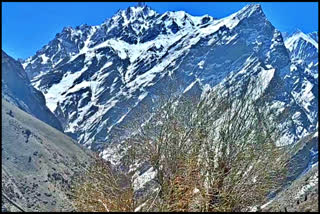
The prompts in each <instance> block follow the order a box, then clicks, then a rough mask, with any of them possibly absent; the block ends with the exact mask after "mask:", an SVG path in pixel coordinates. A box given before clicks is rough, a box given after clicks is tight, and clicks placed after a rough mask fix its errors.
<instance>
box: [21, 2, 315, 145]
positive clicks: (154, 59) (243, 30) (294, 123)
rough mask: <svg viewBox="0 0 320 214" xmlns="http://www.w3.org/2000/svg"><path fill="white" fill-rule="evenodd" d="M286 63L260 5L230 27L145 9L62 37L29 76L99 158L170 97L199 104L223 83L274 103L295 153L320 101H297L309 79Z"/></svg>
mask: <svg viewBox="0 0 320 214" xmlns="http://www.w3.org/2000/svg"><path fill="white" fill-rule="evenodd" d="M297 47H298V46H297ZM299 47H300V46H299ZM294 48H296V46H294ZM292 50H293V49H292ZM312 50H313V49H312ZM289 54H290V52H288V50H287V48H286V46H285V44H284V42H283V39H282V36H281V33H280V32H279V31H278V30H277V29H275V28H274V27H273V26H272V24H271V23H270V22H269V21H268V20H267V18H266V16H265V15H264V13H263V11H262V9H261V7H260V5H255V4H253V5H248V6H246V7H244V8H243V9H242V10H240V11H238V12H237V13H234V14H232V15H230V16H228V17H226V18H223V19H214V18H212V17H210V16H207V15H205V16H202V17H194V16H191V15H189V14H187V13H185V12H183V11H178V12H166V13H164V14H158V13H157V12H155V11H153V10H152V9H151V8H149V7H147V6H138V7H130V8H128V9H127V10H121V11H119V12H118V13H116V14H115V15H114V16H113V17H112V18H110V19H107V20H106V21H105V22H104V23H102V24H101V25H98V26H87V25H82V26H79V27H76V28H75V29H73V28H71V27H68V28H64V29H63V31H62V32H61V33H59V34H57V35H56V37H55V38H54V39H53V40H52V41H51V42H49V44H48V45H46V46H44V47H43V48H42V49H41V50H39V51H38V52H37V53H36V55H34V56H32V57H30V58H28V59H27V60H25V61H24V62H23V66H24V67H25V69H26V72H27V73H28V75H29V76H30V77H31V78H32V80H31V82H32V84H33V85H34V86H35V87H36V88H37V89H39V90H40V91H42V92H43V94H44V96H45V98H46V101H47V106H48V107H49V108H50V110H51V111H52V112H54V113H55V115H56V116H57V117H58V118H59V120H60V121H61V123H62V125H63V129H64V130H65V132H67V133H70V134H71V135H72V136H73V137H74V138H76V139H77V140H78V142H79V143H81V144H85V145H87V146H88V147H89V148H91V149H93V150H99V151H103V150H104V149H105V147H107V146H108V142H110V140H111V138H112V135H113V134H117V133H118V134H119V130H120V129H119V127H121V126H122V125H124V124H126V123H127V122H128V121H130V120H131V119H132V118H134V117H136V115H137V114H138V113H139V112H140V111H141V109H144V108H152V106H154V104H153V103H156V102H157V101H158V100H159V99H161V96H162V95H163V94H170V93H175V94H183V93H193V96H200V95H201V93H202V91H203V89H205V88H208V87H209V88H210V87H215V86H217V85H218V84H219V83H221V82H223V81H224V80H226V78H228V79H231V82H233V84H232V85H231V86H228V87H226V88H234V91H237V89H236V88H241V87H243V86H245V85H246V83H247V81H249V79H250V78H252V77H258V79H259V84H256V85H255V86H254V90H255V91H256V94H257V96H261V95H262V94H267V95H268V100H267V105H268V106H270V108H269V110H270V111H275V112H277V114H278V115H279V120H278V123H279V127H281V130H282V138H281V139H280V140H279V143H282V144H290V143H293V142H296V141H297V140H298V139H300V138H301V137H303V136H305V135H307V133H309V132H311V131H314V130H315V129H316V121H317V119H316V118H315V115H317V110H316V109H315V107H310V108H309V105H310V103H312V102H314V104H311V105H312V106H317V104H316V103H317V100H318V96H317V95H315V94H316V93H315V92H314V97H311V95H310V96H309V94H310V93H309V92H310V90H315V89H317V86H316V85H314V87H313V88H312V89H310V87H308V85H306V86H305V89H306V90H303V91H299V88H300V86H299V84H300V85H303V84H307V83H304V79H308V78H309V77H308V76H307V72H306V68H305V67H304V66H302V65H300V64H299V65H298V64H296V63H293V60H291V59H290V56H291V58H292V56H293V55H295V54H290V55H289ZM299 57H300V55H299ZM291 61H292V62H291ZM294 66H295V67H294ZM313 66H317V63H316V64H315V63H314V64H313ZM312 69H314V68H312ZM293 70H295V72H292V71H293ZM312 73H313V74H312V75H313V77H314V80H313V81H316V82H317V78H318V77H317V76H315V75H314V72H312ZM249 77H250V78H249ZM297 80H298V82H299V83H298V82H297ZM309 89H310V90H309ZM297 90H298V91H297ZM297 93H298V94H299V93H300V94H305V96H303V97H302V98H301V99H299V95H297ZM284 113H286V114H284ZM141 122H142V121H141ZM121 135H123V136H125V135H124V133H123V132H120V136H121Z"/></svg>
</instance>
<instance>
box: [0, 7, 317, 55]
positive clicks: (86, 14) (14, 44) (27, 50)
mask: <svg viewBox="0 0 320 214" xmlns="http://www.w3.org/2000/svg"><path fill="white" fill-rule="evenodd" d="M1 4H2V49H3V50H4V51H6V52H7V53H8V54H9V55H10V56H12V57H14V58H16V59H17V58H27V57H29V56H31V55H34V54H35V52H36V51H37V50H39V49H41V48H42V46H44V45H46V44H47V43H48V42H49V41H50V40H52V39H53V38H54V37H55V35H56V34H57V33H59V32H61V30H62V28H63V27H65V26H72V27H76V26H78V25H81V24H88V25H98V24H101V23H102V22H103V21H104V20H105V19H107V18H110V17H111V16H112V15H113V14H114V13H116V12H117V11H118V10H119V9H126V8H127V7H129V6H134V5H136V4H137V3H136V2H77V3H74V2H2V3H1ZM246 4H248V3H241V2H147V5H149V6H150V7H151V8H152V9H154V10H155V11H157V12H159V13H164V12H166V11H169V10H171V11H172V10H175V11H178V10H184V11H186V12H188V13H189V14H191V15H194V16H197V15H199V16H202V15H204V14H209V15H210V16H213V17H215V18H222V17H225V16H228V15H230V14H232V13H234V12H236V11H238V10H240V9H241V8H242V7H244V6H245V5H246ZM260 4H261V6H262V9H263V11H264V13H265V14H266V16H267V17H268V19H269V20H270V22H271V23H272V24H273V25H274V26H275V27H276V28H277V29H279V30H280V31H286V32H292V31H294V30H295V29H297V28H299V29H300V30H302V31H303V32H305V33H309V32H313V31H318V3H317V2H288V3H287V2H262V3H260Z"/></svg>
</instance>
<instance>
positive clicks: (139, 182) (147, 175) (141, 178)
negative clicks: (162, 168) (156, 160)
mask: <svg viewBox="0 0 320 214" xmlns="http://www.w3.org/2000/svg"><path fill="white" fill-rule="evenodd" d="M156 175H157V172H156V171H155V170H154V169H153V167H150V168H149V169H148V170H147V171H146V172H144V173H143V174H142V175H139V172H136V173H135V174H134V175H133V176H132V180H133V189H134V190H139V189H141V188H143V186H144V185H145V184H146V183H148V182H149V181H151V180H152V179H154V178H155V177H156Z"/></svg>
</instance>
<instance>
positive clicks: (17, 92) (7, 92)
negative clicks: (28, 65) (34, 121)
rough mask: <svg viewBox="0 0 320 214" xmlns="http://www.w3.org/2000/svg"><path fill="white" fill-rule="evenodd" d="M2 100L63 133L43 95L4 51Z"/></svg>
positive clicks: (18, 64)
mask: <svg viewBox="0 0 320 214" xmlns="http://www.w3.org/2000/svg"><path fill="white" fill-rule="evenodd" d="M1 72H2V79H1V83H2V98H4V99H5V100H7V101H9V102H11V103H13V104H15V105H16V106H18V107H19V108H21V109H22V110H24V111H26V112H28V113H30V114H32V115H33V116H35V117H36V118H38V119H40V120H42V121H43V122H45V123H47V124H49V125H51V126H52V127H55V128H57V129H59V130H61V131H62V127H61V124H60V122H59V121H58V119H57V118H56V117H55V116H54V114H53V113H52V112H51V111H50V110H49V109H48V108H47V106H46V101H45V98H44V96H43V94H42V93H41V92H40V91H38V90H36V89H35V88H34V87H33V86H32V85H31V84H30V81H29V79H28V77H27V74H26V72H25V71H24V70H23V68H22V66H21V64H20V63H19V62H18V61H16V60H14V59H13V58H12V57H10V56H8V55H7V54H6V53H5V52H4V51H2V69H1Z"/></svg>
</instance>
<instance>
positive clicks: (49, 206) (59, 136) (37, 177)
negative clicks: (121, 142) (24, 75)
mask: <svg viewBox="0 0 320 214" xmlns="http://www.w3.org/2000/svg"><path fill="white" fill-rule="evenodd" d="M9 112H11V113H10V114H9ZM1 124H2V125H1V128H2V136H1V137H2V139H1V143H2V144H1V148H2V157H1V159H2V165H1V171H2V173H1V174H2V179H1V180H2V188H1V191H2V194H5V195H6V196H7V197H8V198H9V199H10V200H12V201H13V202H15V203H16V204H18V206H20V207H21V208H22V209H23V210H25V211H72V210H73V208H72V204H71V200H70V198H69V196H68V194H70V185H71V183H72V181H73V178H74V176H76V175H77V174H79V173H84V172H85V169H86V168H87V167H88V166H89V165H90V163H91V162H92V161H93V155H92V154H91V152H90V151H85V150H84V148H81V147H80V145H79V144H77V143H76V142H75V141H74V140H72V139H71V138H70V137H68V136H66V135H64V134H63V133H61V132H60V131H58V130H56V129H54V128H52V127H51V126H49V125H48V124H45V123H44V122H42V121H40V120H38V119H36V118H35V117H33V116H32V115H30V114H28V113H26V112H25V111H22V110H21V109H19V108H17V107H16V106H14V105H12V104H11V103H8V102H7V101H5V100H4V99H2V123H1ZM2 199H3V203H2V206H3V207H4V208H5V209H7V210H8V211H18V210H17V208H15V207H14V206H13V205H12V204H11V203H9V202H8V201H7V200H6V199H4V198H2Z"/></svg>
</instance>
